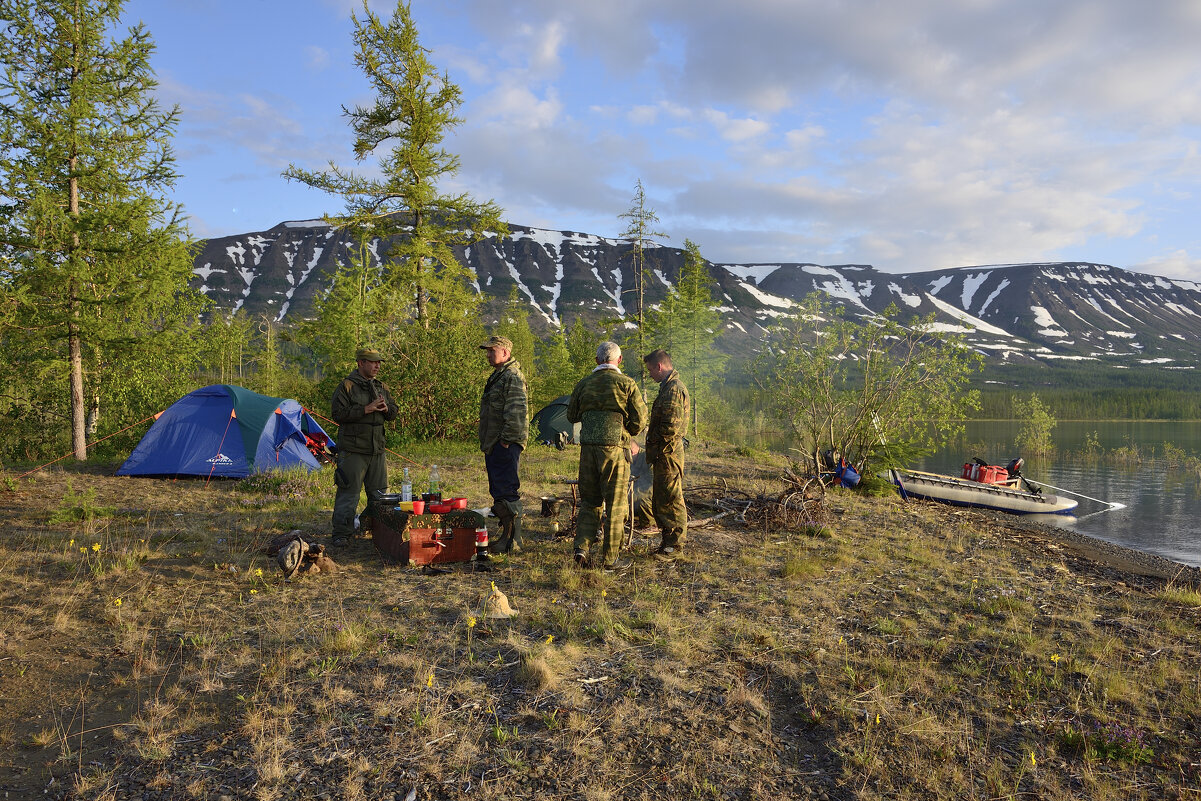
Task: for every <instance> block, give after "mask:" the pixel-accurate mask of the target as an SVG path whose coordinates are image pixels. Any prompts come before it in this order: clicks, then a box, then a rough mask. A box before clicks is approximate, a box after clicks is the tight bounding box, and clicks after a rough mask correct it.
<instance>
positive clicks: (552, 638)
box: [546, 634, 555, 645]
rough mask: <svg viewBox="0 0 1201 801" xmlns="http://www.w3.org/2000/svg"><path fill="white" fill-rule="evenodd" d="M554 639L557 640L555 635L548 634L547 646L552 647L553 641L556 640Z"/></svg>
mask: <svg viewBox="0 0 1201 801" xmlns="http://www.w3.org/2000/svg"><path fill="white" fill-rule="evenodd" d="M554 639H555V635H553V634H547V635H546V644H547V645H550V644H551V641H552V640H554Z"/></svg>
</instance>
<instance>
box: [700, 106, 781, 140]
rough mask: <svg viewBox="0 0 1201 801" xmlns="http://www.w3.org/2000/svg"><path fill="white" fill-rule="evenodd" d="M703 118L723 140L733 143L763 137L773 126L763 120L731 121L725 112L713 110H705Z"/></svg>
mask: <svg viewBox="0 0 1201 801" xmlns="http://www.w3.org/2000/svg"><path fill="white" fill-rule="evenodd" d="M702 116H703V117H704V118H705V120H707V121H708V122H709V124H710V125H712V126H713V127H714V128H715V129H716V130H717V132H718V134H719V135H720V136H721V138H722V139H726V140H728V141H731V142H745V141H747V140H748V139H754V138H756V137H759V136H763V135H764V134H766V133H767V132H768V131H769V130H770V129H771V125H769V124H768V123H766V122H763V121H761V120H755V119H749V118H747V119H731V118H730V115H729V114H726V113H725V112H724V111H718V110H717V109H712V108H708V109H705V110H704V112H702Z"/></svg>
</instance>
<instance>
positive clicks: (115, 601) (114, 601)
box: [113, 598, 121, 606]
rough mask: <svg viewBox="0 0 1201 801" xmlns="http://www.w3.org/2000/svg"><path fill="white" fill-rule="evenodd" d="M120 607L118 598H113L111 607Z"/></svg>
mask: <svg viewBox="0 0 1201 801" xmlns="http://www.w3.org/2000/svg"><path fill="white" fill-rule="evenodd" d="M120 605H121V599H120V598H114V599H113V606H120Z"/></svg>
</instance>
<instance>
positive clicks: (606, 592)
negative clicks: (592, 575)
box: [601, 590, 609, 598]
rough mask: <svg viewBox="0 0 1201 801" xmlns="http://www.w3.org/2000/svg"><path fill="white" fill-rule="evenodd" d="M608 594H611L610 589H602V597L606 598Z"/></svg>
mask: <svg viewBox="0 0 1201 801" xmlns="http://www.w3.org/2000/svg"><path fill="white" fill-rule="evenodd" d="M608 594H609V591H608V590H601V597H602V598H604V597H605V596H606V595H608Z"/></svg>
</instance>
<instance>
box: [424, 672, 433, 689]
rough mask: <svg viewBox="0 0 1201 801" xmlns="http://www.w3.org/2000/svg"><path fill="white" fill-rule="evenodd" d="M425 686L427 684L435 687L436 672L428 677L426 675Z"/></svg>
mask: <svg viewBox="0 0 1201 801" xmlns="http://www.w3.org/2000/svg"><path fill="white" fill-rule="evenodd" d="M425 686H426V687H433V686H434V674H433V673H431V674H429V676H427V677H426V679H425Z"/></svg>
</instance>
